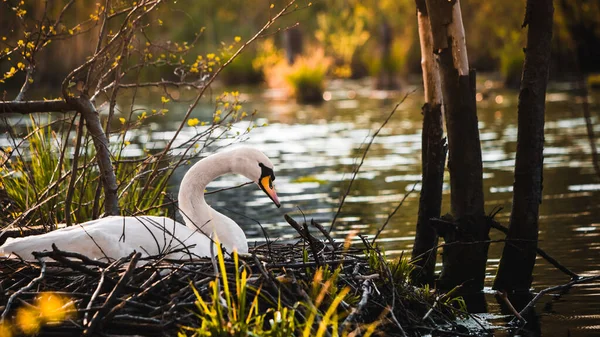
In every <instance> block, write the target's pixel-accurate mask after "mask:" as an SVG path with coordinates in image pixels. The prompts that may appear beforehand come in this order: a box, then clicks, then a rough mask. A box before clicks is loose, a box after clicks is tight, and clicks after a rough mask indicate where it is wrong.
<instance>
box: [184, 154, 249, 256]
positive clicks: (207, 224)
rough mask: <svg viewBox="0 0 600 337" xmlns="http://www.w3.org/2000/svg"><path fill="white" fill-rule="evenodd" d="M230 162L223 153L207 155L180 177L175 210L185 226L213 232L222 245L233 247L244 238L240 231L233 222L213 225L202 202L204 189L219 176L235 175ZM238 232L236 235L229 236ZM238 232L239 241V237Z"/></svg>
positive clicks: (208, 211)
mask: <svg viewBox="0 0 600 337" xmlns="http://www.w3.org/2000/svg"><path fill="white" fill-rule="evenodd" d="M235 171H237V170H236V168H235V164H234V159H233V157H232V156H231V155H226V153H218V154H214V155H211V156H208V157H206V158H204V159H202V160H200V161H199V162H197V163H196V164H195V165H194V166H192V167H191V168H190V169H189V170H188V172H187V173H186V174H185V176H184V177H183V180H182V181H181V187H180V188H179V209H180V211H181V213H182V215H183V218H184V219H185V223H186V225H187V226H188V227H191V228H197V229H200V230H201V231H202V232H204V233H205V234H207V235H210V234H211V233H213V232H215V233H216V234H217V235H218V236H219V239H220V240H221V242H222V243H223V244H224V245H226V246H227V245H228V244H231V245H236V246H237V244H236V242H232V241H237V240H241V239H243V240H244V242H245V241H246V237H245V236H244V235H243V231H242V230H241V229H240V228H239V226H237V225H236V224H235V223H233V222H232V223H226V224H222V223H220V224H219V225H218V226H215V225H214V224H213V223H214V222H215V219H213V212H216V211H214V210H212V209H211V208H210V207H209V206H208V204H207V203H206V201H205V200H204V190H205V188H206V186H207V185H208V184H209V183H210V182H211V181H213V180H214V179H216V178H217V177H219V176H222V175H224V174H227V173H235ZM233 233H238V235H237V236H236V235H232V234H233ZM239 233H241V235H242V236H243V238H241V237H239V236H240V235H239Z"/></svg>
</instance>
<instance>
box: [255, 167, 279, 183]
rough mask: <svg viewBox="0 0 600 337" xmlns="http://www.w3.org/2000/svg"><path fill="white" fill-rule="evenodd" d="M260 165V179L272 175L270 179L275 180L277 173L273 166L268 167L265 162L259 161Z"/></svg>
mask: <svg viewBox="0 0 600 337" xmlns="http://www.w3.org/2000/svg"><path fill="white" fill-rule="evenodd" d="M258 166H260V169H261V172H260V179H259V180H262V179H263V178H264V177H270V178H271V179H270V181H273V180H275V173H274V172H273V169H272V168H270V167H266V166H265V165H264V164H263V163H258Z"/></svg>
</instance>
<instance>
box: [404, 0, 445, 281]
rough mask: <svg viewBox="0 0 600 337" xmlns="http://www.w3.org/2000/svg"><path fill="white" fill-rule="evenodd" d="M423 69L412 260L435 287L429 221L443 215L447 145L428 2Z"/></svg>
mask: <svg viewBox="0 0 600 337" xmlns="http://www.w3.org/2000/svg"><path fill="white" fill-rule="evenodd" d="M416 5H417V23H418V27H419V42H420V44H421V67H422V70H423V89H424V92H425V104H424V105H423V109H422V113H423V131H422V148H421V158H422V174H423V176H422V187H421V197H420V199H419V216H418V220H417V229H416V235H415V244H414V246H413V251H412V258H413V260H415V265H416V266H417V268H416V269H415V272H414V273H413V275H412V277H413V280H414V281H415V282H416V283H418V284H433V281H434V269H435V260H436V255H437V250H436V249H435V247H436V246H437V244H438V235H437V232H436V230H435V228H434V227H433V226H432V225H431V224H430V219H432V218H438V217H439V216H440V212H441V207H442V184H443V181H444V164H445V161H446V146H445V144H444V138H443V125H442V87H441V82H440V74H439V69H438V65H437V63H436V62H435V59H434V54H433V38H432V36H431V23H430V21H429V15H428V13H427V6H426V5H425V0H416Z"/></svg>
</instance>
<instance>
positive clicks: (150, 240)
mask: <svg viewBox="0 0 600 337" xmlns="http://www.w3.org/2000/svg"><path fill="white" fill-rule="evenodd" d="M272 168H273V164H272V163H271V161H270V160H269V159H268V158H267V157H266V156H265V155H264V154H263V153H262V152H260V151H258V150H255V149H252V148H247V147H239V148H236V149H234V150H231V151H227V152H221V153H218V154H214V155H211V156H208V157H206V158H204V159H203V160H201V161H199V162H197V163H196V164H195V165H194V166H192V167H191V168H190V169H189V171H188V172H187V173H186V174H185V176H184V178H183V180H182V182H181V187H180V189H179V208H180V211H181V213H182V215H183V218H184V219H185V223H186V225H183V224H181V223H179V222H176V221H175V220H173V219H170V218H166V217H156V216H137V217H124V216H110V217H106V218H102V219H98V220H92V221H88V222H85V223H82V224H78V225H74V226H71V227H67V228H62V229H58V230H55V231H52V232H49V233H46V234H40V235H32V236H28V237H24V238H16V239H8V240H7V241H6V242H5V243H4V244H3V245H2V246H1V247H0V256H2V255H4V256H14V255H18V256H20V257H21V258H24V259H31V258H33V255H32V254H31V253H32V252H35V251H37V252H41V251H45V250H52V244H55V245H56V246H57V248H58V249H60V250H64V251H70V252H77V253H81V254H83V255H86V256H87V257H90V258H94V259H109V260H112V259H118V258H120V257H123V256H127V255H129V254H130V253H131V252H133V251H137V252H140V253H142V256H155V255H166V256H167V258H170V259H189V258H193V257H203V256H210V255H211V249H212V248H211V246H213V244H214V243H213V242H214V240H213V239H214V238H215V237H218V239H219V241H220V242H221V244H222V245H223V246H224V247H225V248H226V249H227V251H229V252H232V251H233V250H234V249H236V250H237V251H238V252H240V253H246V252H248V242H247V241H246V235H245V234H244V231H243V230H242V229H241V228H240V227H239V226H238V225H237V224H236V223H235V221H233V220H231V219H230V218H228V217H226V216H225V215H223V214H221V213H219V212H217V211H215V210H213V209H212V208H211V207H210V206H209V205H208V204H207V203H206V201H205V200H204V189H205V187H206V185H208V183H209V182H211V181H212V180H214V179H215V178H217V177H219V176H221V175H223V174H227V173H238V174H242V175H244V176H246V177H247V178H249V179H251V180H252V181H254V182H256V183H257V184H259V186H261V188H262V189H263V190H264V191H265V192H266V193H267V195H268V196H269V197H270V198H271V199H272V200H273V202H275V204H276V205H277V206H278V207H279V201H278V199H277V194H276V193H275V190H274V189H273V188H272V185H271V183H272V180H273V179H274V174H273V171H272ZM267 183H268V186H266V185H267ZM213 252H214V250H213Z"/></svg>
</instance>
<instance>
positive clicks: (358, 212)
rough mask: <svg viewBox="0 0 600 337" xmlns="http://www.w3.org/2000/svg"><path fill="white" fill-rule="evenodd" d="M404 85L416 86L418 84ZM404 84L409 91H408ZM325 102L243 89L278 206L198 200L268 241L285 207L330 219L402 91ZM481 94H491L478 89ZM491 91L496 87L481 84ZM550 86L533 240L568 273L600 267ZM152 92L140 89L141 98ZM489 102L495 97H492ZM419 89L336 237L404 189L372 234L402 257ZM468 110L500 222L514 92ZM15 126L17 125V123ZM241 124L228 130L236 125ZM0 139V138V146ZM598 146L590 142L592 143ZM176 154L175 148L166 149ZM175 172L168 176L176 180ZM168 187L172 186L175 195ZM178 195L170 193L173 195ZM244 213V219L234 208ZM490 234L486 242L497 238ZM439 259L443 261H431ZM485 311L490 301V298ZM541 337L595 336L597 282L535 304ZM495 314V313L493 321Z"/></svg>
mask: <svg viewBox="0 0 600 337" xmlns="http://www.w3.org/2000/svg"><path fill="white" fill-rule="evenodd" d="M414 88H416V89H418V86H415V87H414ZM412 89H413V88H407V90H412ZM328 90H329V91H328V93H327V98H328V100H327V101H326V102H325V103H324V104H323V105H321V106H301V105H297V104H295V103H291V102H289V101H288V100H286V101H282V100H272V99H270V98H269V97H274V96H276V95H273V94H271V93H269V92H267V93H265V92H260V91H257V90H256V89H252V90H245V91H244V90H241V91H242V93H241V96H240V97H242V100H243V101H245V102H246V103H245V105H244V109H245V110H247V111H252V109H257V110H258V112H259V116H260V119H259V120H258V121H257V123H258V124H262V123H264V122H268V126H265V127H261V128H258V129H255V130H253V131H252V132H251V133H250V136H249V137H248V140H247V143H248V144H250V145H254V146H256V147H257V148H259V149H261V150H263V151H264V152H265V153H266V154H267V155H268V156H269V157H270V158H272V160H273V163H274V164H275V167H276V171H277V181H276V187H277V190H278V193H279V195H280V199H281V202H282V208H281V209H277V208H275V207H274V206H273V205H272V203H271V202H270V200H269V199H268V198H266V197H264V195H263V193H262V192H261V191H260V190H258V189H257V188H256V187H255V186H246V187H243V188H241V189H235V190H229V191H224V192H222V193H217V194H212V195H209V196H207V200H208V202H209V203H210V204H211V205H212V206H213V207H214V208H215V209H217V210H219V211H220V212H223V213H225V214H227V215H228V216H230V217H231V218H233V219H234V220H236V221H237V222H238V223H239V224H241V225H242V226H243V227H244V229H245V230H246V233H247V234H248V236H249V238H250V239H251V240H252V241H254V240H257V241H262V240H264V237H263V234H262V231H261V230H260V228H259V226H258V225H257V224H256V222H255V221H254V220H258V221H260V223H261V224H262V225H263V227H264V228H265V229H266V230H267V232H268V234H269V236H270V237H271V238H278V239H279V240H286V239H292V238H293V237H294V231H293V230H292V229H291V228H290V227H289V226H288V225H287V223H286V222H285V221H284V220H283V214H284V213H290V214H292V215H293V216H294V217H296V218H300V219H301V218H302V217H306V219H310V218H314V219H315V220H316V221H318V222H321V223H323V224H328V223H330V221H331V219H332V218H333V215H334V213H335V211H336V210H337V205H338V201H339V197H340V193H342V192H343V191H345V190H346V186H347V183H348V181H349V179H350V178H351V177H352V170H353V167H354V166H355V165H356V164H357V163H358V161H359V158H360V157H361V155H362V151H361V150H360V148H361V146H363V145H364V142H365V138H366V137H369V136H370V135H372V134H373V132H374V131H375V130H376V129H377V127H379V125H380V124H381V123H382V122H383V121H384V120H385V118H386V117H387V115H388V114H389V113H390V111H391V109H392V108H393V106H394V105H395V104H396V103H397V102H398V101H399V100H400V99H401V98H402V96H401V95H399V94H397V95H394V94H390V93H387V92H376V93H373V91H371V90H370V89H369V84H368V83H364V82H334V83H331V84H330V86H329V88H328ZM487 90H490V89H487ZM491 90H496V89H491ZM562 90H563V91H558V90H556V92H551V93H550V94H549V95H548V100H547V101H548V102H547V112H546V127H545V129H546V138H545V139H546V144H545V151H544V155H545V158H544V162H545V170H544V197H543V202H542V204H541V208H540V247H541V248H543V249H544V250H546V252H548V253H549V254H550V255H552V256H553V257H555V258H556V259H557V260H559V261H560V262H561V263H563V264H564V265H566V266H568V267H569V268H571V269H572V270H573V271H574V272H576V273H580V274H585V275H592V274H598V273H600V258H599V257H600V184H599V181H600V179H598V177H597V176H596V175H595V173H594V169H593V166H592V163H591V154H590V144H589V140H588V138H587V132H586V126H585V121H584V119H583V118H582V112H581V105H580V103H579V101H578V100H575V99H574V96H573V94H572V93H571V92H568V91H564V89H562ZM151 97H152V93H148V99H149V100H150V98H151ZM498 97H501V99H500V98H498ZM599 99H600V93H598V92H595V93H594V94H593V95H592V97H591V107H592V116H594V118H593V121H594V124H595V126H594V131H595V132H596V134H597V135H598V136H600V120H599V119H598V116H600V106H599V104H598V103H597V102H598V101H599ZM422 101H423V98H422V94H421V93H419V91H417V92H416V93H413V94H412V95H410V96H409V97H408V98H407V99H406V101H405V102H404V103H403V104H402V105H401V106H400V108H399V109H398V111H397V112H396V113H395V115H394V117H393V118H392V119H391V120H390V122H389V123H388V125H387V126H386V127H385V128H384V129H383V130H382V131H381V133H380V134H379V136H378V138H377V139H376V140H375V141H374V142H373V145H372V146H371V150H370V152H369V154H368V156H367V157H366V159H365V161H364V164H363V165H362V168H361V170H360V172H359V174H358V175H357V178H356V181H355V182H354V184H353V187H352V190H351V193H350V195H349V196H348V198H346V204H345V206H344V208H343V210H342V215H341V216H340V217H339V218H338V220H337V222H336V233H337V235H338V236H340V237H343V236H344V235H346V234H348V233H350V232H351V230H352V229H358V230H359V231H360V232H361V234H371V235H373V234H375V233H376V232H377V229H378V228H379V227H380V226H381V225H382V224H383V223H384V222H385V221H386V219H387V217H388V214H389V213H390V212H391V211H392V210H393V209H394V208H395V207H396V206H397V204H398V202H400V200H401V199H402V198H403V197H404V195H405V194H406V193H408V192H409V191H410V190H411V189H412V188H413V186H415V183H417V184H416V186H415V192H413V193H411V194H410V195H409V196H408V197H407V198H406V200H405V202H404V204H403V206H402V208H401V209H400V210H399V211H398V212H397V213H396V215H395V216H394V217H393V218H392V219H391V221H390V222H389V224H388V226H387V228H386V229H385V230H384V231H383V232H382V234H381V239H380V240H379V241H380V242H381V243H382V244H383V246H384V247H385V248H386V250H387V252H388V253H389V254H391V255H399V254H400V253H401V252H405V253H408V254H410V250H411V249H412V241H413V238H414V234H415V230H414V229H415V222H416V219H417V210H418V198H419V193H418V191H419V189H420V185H419V184H418V182H419V181H420V179H421V177H420V163H421V159H420V147H421V144H420V139H421V135H420V131H421V122H422V119H421V118H422V116H421V113H420V106H421V105H422ZM478 101H479V102H478V107H479V111H478V115H479V121H480V123H479V125H480V132H481V141H482V150H483V160H484V171H485V172H484V188H485V197H486V209H487V210H488V211H492V210H493V209H494V208H495V207H502V208H503V210H502V211H501V212H500V213H498V215H497V217H496V219H497V220H498V221H500V222H501V223H502V224H504V225H507V224H508V219H509V211H510V207H511V205H510V203H511V201H512V183H513V169H514V158H515V150H516V141H517V116H516V110H517V96H516V93H515V92H509V91H504V90H500V89H497V90H496V92H493V93H491V92H490V93H487V94H486V95H481V97H479V98H478ZM187 107H188V104H187V103H182V104H180V105H176V104H172V105H171V106H170V109H169V111H170V112H169V113H168V114H167V115H166V116H165V117H161V118H160V119H151V120H150V121H149V123H148V125H149V127H148V129H147V130H146V131H144V132H138V133H130V135H129V137H130V138H129V141H130V142H131V145H130V146H128V147H127V148H126V151H127V152H125V153H124V155H126V156H138V155H141V154H142V153H143V149H144V148H145V149H149V150H152V149H162V148H163V147H164V146H165V145H166V143H167V142H168V140H170V139H171V137H172V135H173V132H174V130H175V129H176V128H177V126H178V125H179V123H180V122H181V121H180V118H181V116H182V115H183V113H184V112H185V110H186V109H187ZM212 112H213V106H212V105H211V104H209V103H208V102H205V104H204V105H200V106H199V107H198V109H197V110H195V111H194V113H193V114H192V116H191V117H192V118H199V119H200V120H209V119H210V116H211V114H212ZM19 121H22V119H21V120H17V121H16V122H19ZM246 127H248V125H247V124H244V123H242V124H239V125H235V126H234V129H233V132H235V131H236V130H242V131H243V130H245V129H246ZM197 130H200V128H197V129H194V128H189V127H186V128H184V130H183V132H182V133H181V134H180V135H179V137H178V139H177V142H176V144H175V145H177V144H183V143H185V142H186V141H188V140H189V139H190V138H192V137H193V136H194V135H195V134H196V132H197ZM5 142H6V140H5V139H1V138H0V146H8V145H10V144H4V143H5ZM597 146H598V147H600V144H598V145H597ZM175 154H176V153H175ZM182 174H183V170H182V171H181V172H178V174H176V175H175V180H174V181H173V185H174V186H177V185H178V179H181V177H182ZM445 179H446V184H445V185H444V204H443V211H444V212H447V211H449V200H448V199H449V195H448V193H449V188H448V176H447V175H446V177H445ZM243 182H245V179H244V178H242V177H239V176H226V177H223V178H221V179H219V180H218V181H216V182H214V183H213V184H211V185H210V186H209V189H217V188H221V187H226V186H232V185H235V184H239V183H243ZM173 192H174V194H175V193H176V190H174V191H173ZM175 195H176V194H175ZM241 214H243V216H242V215H241ZM501 238H502V236H501V235H500V234H499V233H496V232H492V239H501ZM501 251H502V245H500V244H492V245H491V247H490V259H489V262H488V269H487V270H488V275H487V282H488V285H490V286H491V283H492V281H493V276H494V274H495V270H496V268H497V266H498V263H499V260H498V259H499V257H500V254H501ZM440 260H441V259H440ZM534 272H535V278H534V285H533V286H534V288H535V289H542V288H544V287H547V286H553V285H558V284H563V283H566V282H568V277H567V276H565V275H564V274H562V273H561V272H559V271H557V270H556V269H555V268H554V267H552V266H551V265H549V264H548V263H547V262H546V261H544V260H543V259H538V260H537V264H536V268H535V271H534ZM488 306H489V310H490V312H492V313H499V312H500V308H499V306H498V304H497V303H496V302H495V301H494V300H493V297H492V296H490V297H489V298H488ZM537 312H538V313H539V314H540V315H541V317H540V321H541V327H542V334H543V335H546V336H567V335H568V333H569V332H568V331H570V336H593V335H595V336H598V335H600V316H598V313H600V283H595V284H587V285H581V286H577V287H575V289H573V290H572V291H571V292H570V294H568V295H566V296H563V297H562V298H561V299H559V300H553V299H552V297H549V296H548V297H546V298H544V299H543V300H542V301H541V302H540V303H539V304H538V306H537ZM499 320H500V321H502V319H499Z"/></svg>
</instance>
